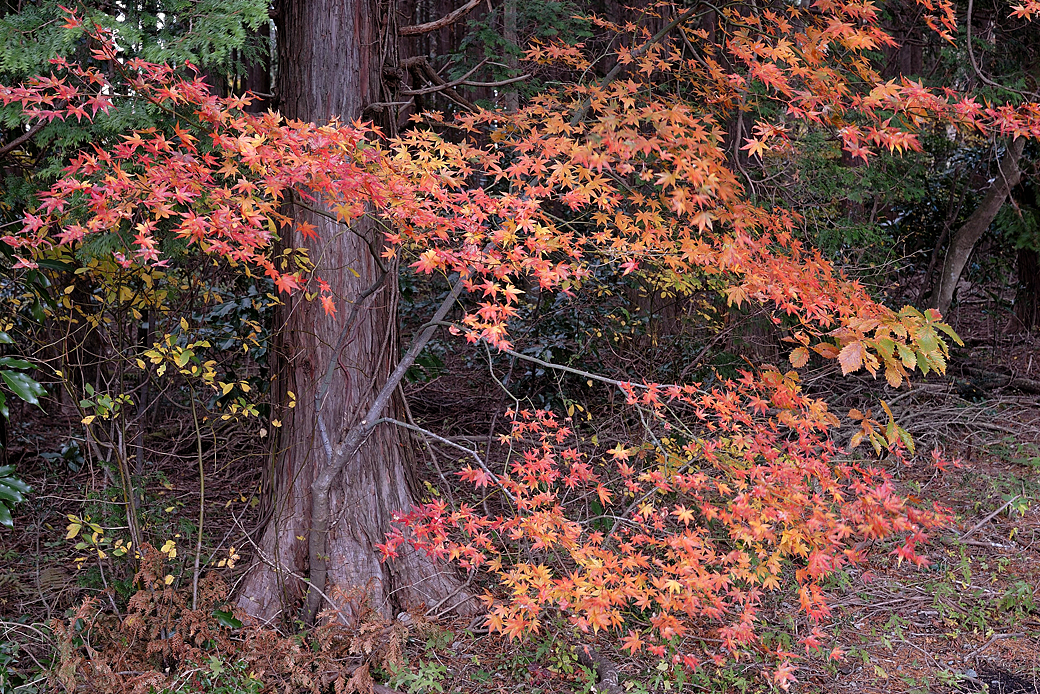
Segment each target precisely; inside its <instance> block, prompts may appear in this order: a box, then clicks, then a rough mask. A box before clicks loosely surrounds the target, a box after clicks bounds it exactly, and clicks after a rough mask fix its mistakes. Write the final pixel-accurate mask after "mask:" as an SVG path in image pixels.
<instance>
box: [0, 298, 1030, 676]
mask: <svg viewBox="0 0 1040 694" xmlns="http://www.w3.org/2000/svg"><path fill="white" fill-rule="evenodd" d="M1003 326H1004V320H1003V319H1000V320H998V319H994V318H993V316H991V315H989V314H986V313H985V312H984V311H983V312H978V313H975V314H972V317H971V318H970V319H964V320H963V321H962V324H961V325H959V326H957V328H958V331H959V332H960V333H961V334H964V335H974V336H975V338H974V339H973V340H972V341H971V342H969V344H968V345H967V346H965V347H964V348H961V349H959V350H956V352H955V354H954V355H953V358H952V359H951V364H950V369H949V373H948V374H947V375H946V376H942V377H939V376H933V377H929V378H928V379H925V380H924V381H923V382H919V383H917V384H915V385H914V387H913V388H912V389H910V390H905V389H904V390H903V391H899V392H892V393H889V394H888V396H890V397H889V402H890V403H891V404H892V405H893V409H894V410H895V411H896V415H897V418H898V419H899V420H900V422H901V423H902V424H903V425H904V426H905V427H906V428H907V429H908V430H909V431H910V432H911V434H913V435H914V437H915V440H916V441H917V444H918V451H919V455H918V456H917V461H918V462H915V464H913V465H910V466H902V465H900V466H899V467H896V466H895V465H894V464H891V463H886V462H885V461H881V463H880V464H881V465H888V467H889V472H891V473H892V475H893V476H894V478H895V479H896V481H897V483H898V485H899V486H900V488H901V489H902V490H903V492H904V493H906V494H909V495H913V496H914V497H916V498H918V499H922V500H926V501H933V500H934V501H937V502H938V503H940V504H942V505H943V506H945V507H947V508H948V509H949V510H950V512H951V514H952V516H953V521H952V523H951V524H950V525H949V526H948V527H947V528H946V529H945V530H943V531H942V532H939V533H937V534H936V535H935V536H934V537H933V540H932V544H931V546H930V547H929V548H928V551H927V554H928V556H929V558H930V560H931V564H930V566H928V567H927V568H925V569H918V568H915V567H912V566H907V565H906V564H902V565H901V564H899V563H897V562H896V561H895V559H894V558H891V559H890V558H888V557H887V555H885V554H883V553H881V554H879V555H877V556H880V558H875V559H874V560H873V561H872V562H871V563H869V564H867V565H861V566H858V567H854V568H846V569H845V570H843V571H842V572H841V573H839V574H838V575H836V576H835V577H834V579H833V581H832V584H831V595H832V606H833V610H834V611H833V615H832V625H831V626H832V627H833V629H834V633H835V634H836V637H835V638H836V641H835V642H834V643H832V644H829V645H828V650H829V648H830V647H831V646H833V645H838V646H840V647H841V648H842V649H843V650H844V651H845V654H846V655H845V658H844V660H842V661H838V662H827V661H825V660H824V659H823V658H821V657H818V656H816V655H811V656H808V657H806V658H805V659H804V661H802V662H801V664H800V670H799V672H798V673H797V676H798V678H799V682H798V683H796V684H794V685H792V691H799V692H834V693H836V694H838V693H845V692H849V693H851V692H878V693H889V692H955V691H984V690H986V689H987V688H988V691H990V692H1003V693H1004V694H1019V693H1024V692H1040V687H1038V685H1037V683H1038V682H1040V602H1038V601H1040V596H1038V591H1040V537H1038V536H1037V535H1038V534H1040V336H1037V335H1036V334H1035V333H1034V334H1033V335H1022V334H1012V333H1007V332H1006V331H1004V330H1003ZM1034 357H1035V359H1034ZM1034 362H1035V363H1034ZM843 383H844V385H843V386H842V389H841V391H840V393H839V394H838V399H839V400H840V401H841V402H840V403H839V404H841V405H848V406H850V407H860V406H863V405H861V404H860V402H859V400H858V398H860V394H861V393H865V392H866V390H867V388H866V385H867V384H866V383H865V382H863V383H862V384H860V383H857V381H855V379H846V380H845V381H844V382H843ZM860 385H862V386H863V387H862V388H860ZM806 387H807V388H809V389H812V388H824V387H826V388H828V389H832V390H833V389H834V388H835V379H834V378H833V375H832V374H830V373H821V374H819V375H817V376H816V377H813V378H807V379H806ZM870 387H871V388H875V389H876V387H877V386H876V384H873V383H872V384H871V385H870ZM456 392H458V391H456ZM474 397H475V398H476V400H474V403H471V404H473V405H474V408H476V409H483V411H484V412H487V411H488V409H487V408H488V407H489V406H490V404H489V403H488V402H484V400H485V399H488V398H482V397H480V396H479V391H478V395H475V396H474ZM490 399H497V398H490ZM54 409H59V410H60V405H59V404H55V408H54ZM23 414H24V415H26V416H24V417H22V419H21V424H20V425H19V426H18V427H17V428H15V429H14V430H13V431H11V432H10V442H11V445H10V446H9V449H8V451H7V456H8V459H9V461H10V462H13V463H14V464H16V465H17V468H18V471H19V474H21V475H22V476H23V477H24V478H25V479H26V481H28V482H29V483H30V484H32V485H33V488H34V492H33V495H32V499H31V500H30V501H29V502H27V503H24V504H22V505H21V506H19V507H18V508H17V513H16V518H15V524H16V526H15V529H14V530H13V531H3V532H0V620H2V622H0V623H2V624H4V625H6V626H4V628H3V632H2V634H0V670H2V667H3V665H4V661H3V656H4V652H5V651H4V649H5V648H6V646H5V643H6V642H9V641H13V640H15V639H17V638H19V636H18V633H19V632H18V629H17V628H15V627H12V626H11V625H12V624H22V625H28V624H32V623H34V622H42V621H46V620H48V619H50V618H54V617H61V616H63V615H65V614H66V613H67V611H68V610H69V609H71V608H73V607H74V606H76V605H78V604H79V603H80V602H82V600H83V599H84V598H86V597H89V596H101V597H102V598H103V599H104V596H106V595H107V594H108V593H109V592H111V593H112V594H113V595H116V596H119V595H124V594H126V593H128V592H129V591H131V590H132V580H131V579H132V577H131V576H129V575H128V572H127V571H126V570H122V572H120V569H119V566H118V564H113V563H111V562H110V561H107V560H106V562H101V561H100V560H97V557H96V554H91V553H90V552H89V551H88V550H89V548H86V547H84V548H80V549H74V546H75V543H76V542H81V543H82V542H84V540H85V537H86V535H85V534H81V535H80V536H78V537H76V538H72V539H68V538H66V534H67V528H68V526H69V525H70V523H72V522H74V519H84V520H86V517H87V516H89V517H90V519H89V520H90V521H91V522H95V523H98V524H99V525H101V526H103V527H104V529H105V532H104V533H102V537H103V536H104V534H105V533H108V534H109V535H110V536H111V537H117V536H120V533H121V532H124V530H125V528H123V527H122V526H123V525H124V523H121V522H119V514H118V513H114V512H113V511H112V508H113V507H116V506H117V505H118V503H119V502H120V501H121V498H120V496H119V494H118V492H114V491H113V490H114V489H116V488H117V485H114V484H112V480H110V479H106V473H105V472H104V470H103V468H102V467H100V466H98V465H95V464H93V463H92V461H91V459H90V456H89V455H86V452H85V451H84V450H83V449H82V448H81V443H82V442H81V440H80V439H77V431H79V427H78V424H77V423H76V421H75V418H74V417H71V416H70V417H62V416H58V415H54V414H52V415H48V416H44V415H42V414H39V413H37V414H32V413H30V412H24V413H23ZM251 426H253V428H252V429H250V428H249V427H246V428H240V429H235V430H233V432H232V433H231V434H229V435H230V436H233V437H235V439H234V440H233V441H228V442H225V443H228V444H229V445H225V446H222V447H221V449H222V450H234V451H235V452H236V455H237V456H238V459H237V460H217V461H215V463H214V464H213V465H211V466H210V467H211V468H212V470H211V471H209V472H208V473H207V475H208V479H207V484H206V489H207V492H206V495H207V496H206V499H205V507H206V513H207V523H208V526H207V527H208V529H207V531H206V535H207V537H208V538H210V541H208V544H207V547H206V553H205V554H206V556H204V557H203V558H202V561H203V565H209V566H217V565H218V564H219V561H220V560H221V559H224V561H225V564H224V567H223V570H224V572H225V576H226V577H227V578H228V579H229V581H230V583H231V584H232V585H233V584H234V581H235V580H236V579H237V578H240V577H241V574H242V571H243V570H244V567H245V566H247V565H248V561H249V559H250V555H251V553H250V547H249V542H250V540H249V539H248V534H249V531H251V530H252V529H253V528H255V527H256V526H257V524H258V523H260V522H261V520H262V515H263V503H262V502H261V498H262V491H261V485H262V480H263V469H264V467H265V465H266V464H267V459H266V456H265V454H264V448H265V447H264V445H263V441H262V439H261V438H260V431H259V425H251ZM189 433H190V432H187V431H186V429H185V428H184V427H183V426H181V425H179V424H178V423H177V422H176V421H171V422H169V423H167V424H166V425H165V426H164V428H159V429H157V431H156V432H155V433H154V435H153V436H151V437H150V438H149V439H148V440H147V441H145V442H143V444H142V445H143V446H144V447H145V453H146V454H147V457H148V460H149V461H151V462H150V463H149V466H148V468H147V470H146V474H147V475H148V478H149V480H150V481H151V482H153V483H154V484H151V485H150V488H153V489H156V490H157V491H156V492H154V493H153V494H152V495H151V496H150V497H149V498H147V499H146V500H144V501H143V502H142V503H143V505H142V515H143V516H144V517H145V518H146V519H147V522H148V523H149V524H150V527H151V528H152V530H153V534H155V535H156V536H164V537H169V538H171V539H174V540H176V541H178V542H183V543H184V544H185V545H186V547H185V551H182V552H181V553H180V554H179V556H178V558H177V561H178V562H180V563H181V566H180V568H181V569H182V570H183V569H185V568H186V567H188V566H189V565H190V562H191V561H192V560H193V558H194V557H193V553H192V552H191V551H188V547H187V545H188V541H189V540H190V538H191V533H192V532H193V529H194V527H195V526H194V525H193V523H194V522H195V521H194V519H195V518H197V517H198V509H199V489H198V476H197V468H196V462H197V459H196V457H195V456H196V454H197V450H196V448H195V446H196V441H195V440H194V438H193V437H191V436H190V435H189ZM77 442H79V443H77ZM936 445H938V446H941V447H942V448H943V449H944V450H945V453H946V455H947V456H948V457H949V458H951V459H956V460H959V462H958V463H957V464H956V465H952V466H950V467H949V468H948V469H946V471H945V472H943V471H940V470H937V469H936V468H935V467H934V466H933V465H932V464H931V463H930V456H929V455H928V451H929V450H930V449H931V448H932V447H933V446H936ZM446 460H447V461H450V460H451V458H446ZM442 464H445V461H442ZM447 464H449V465H450V462H449V463H447ZM434 479H435V478H433V477H431V481H432V480H434ZM97 539H98V538H93V540H94V541H95V542H96V541H97ZM107 546H108V547H111V546H112V545H111V544H109V545H107ZM232 547H234V548H235V549H234V553H235V554H238V555H239V558H238V565H237V566H235V567H233V568H228V567H227V564H226V560H227V557H228V556H230V555H231V553H230V550H231V548H232ZM77 559H78V560H79V561H77ZM95 565H96V566H95ZM177 573H179V572H177ZM188 573H189V574H190V571H189V572H188ZM769 623H770V624H771V625H773V626H774V627H775V628H776V630H777V631H776V634H774V636H773V637H772V638H775V639H782V638H784V637H782V636H780V634H781V633H782V632H783V631H784V630H786V632H787V633H797V632H798V631H799V630H804V629H806V628H807V623H806V622H805V620H804V618H803V617H800V616H799V615H798V614H797V610H796V609H794V608H793V607H792V603H791V602H790V601H778V602H777V603H776V605H775V606H774V608H773V610H772V614H770V616H769ZM770 628H772V627H770ZM569 633H570V632H569V631H568V630H567V629H566V628H563V627H562V626H560V628H554V625H552V624H547V625H546V629H545V630H544V631H542V633H540V634H536V635H533V636H531V637H528V638H527V639H525V640H524V641H522V642H516V641H514V642H507V641H505V640H504V639H502V638H500V637H498V636H495V635H486V634H483V633H474V631H472V623H471V622H469V621H468V620H467V621H464V622H458V623H453V622H450V621H444V622H426V621H423V620H419V622H418V623H416V624H414V625H413V627H412V628H411V629H410V631H409V638H408V640H407V649H406V654H407V658H408V663H409V674H408V675H398V677H397V678H396V679H395V680H394V681H393V684H394V685H395V686H396V687H397V688H398V689H400V690H402V691H409V692H411V693H412V694H419V693H420V692H425V691H445V692H467V693H472V694H477V693H481V694H483V693H486V692H496V693H497V692H502V693H505V692H509V693H510V694H513V693H514V692H518V691H522V692H531V693H532V694H537V693H539V692H541V693H544V694H549V693H556V692H559V693H563V692H579V691H588V688H589V685H590V676H589V673H588V671H587V670H585V669H584V668H582V667H581V666H580V665H579V663H578V662H577V659H576V655H575V653H576V649H577V648H579V647H581V646H583V645H587V646H590V647H591V648H593V649H595V650H596V652H598V653H599V654H601V656H603V657H604V658H605V659H606V660H609V661H610V662H612V663H614V664H615V665H616V669H617V672H618V674H619V676H620V680H621V682H622V688H623V690H626V691H633V692H646V691H669V690H670V691H679V690H682V691H717V692H731V691H767V690H768V686H767V685H766V684H765V683H764V678H763V677H762V676H761V675H762V674H763V673H764V672H765V671H766V670H767V668H768V667H769V665H768V663H767V662H766V661H761V662H760V661H757V660H756V659H754V658H752V659H750V660H745V661H743V662H738V663H736V664H730V665H727V666H725V667H724V668H720V669H717V670H712V671H706V672H704V673H701V674H699V675H698V676H697V677H696V678H695V680H694V681H693V682H688V683H685V685H684V684H683V683H681V682H680V681H678V680H676V678H675V676H674V674H671V673H668V672H664V671H663V670H662V669H658V668H656V667H655V664H654V663H653V662H651V661H649V660H640V659H633V658H632V657H630V656H628V655H627V654H623V653H622V652H621V651H620V649H619V648H618V646H619V644H618V643H617V642H616V641H614V640H612V638H611V637H610V636H609V635H606V634H603V633H601V634H599V635H598V636H596V637H594V638H590V639H589V640H586V641H584V642H579V641H577V640H575V639H574V638H573V637H571V636H568V634H569ZM792 650H793V648H792ZM626 683H627V684H626Z"/></svg>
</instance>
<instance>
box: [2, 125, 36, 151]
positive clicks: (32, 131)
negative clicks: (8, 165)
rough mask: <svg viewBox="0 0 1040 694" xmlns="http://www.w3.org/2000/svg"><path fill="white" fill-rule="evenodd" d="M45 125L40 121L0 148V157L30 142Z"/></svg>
mask: <svg viewBox="0 0 1040 694" xmlns="http://www.w3.org/2000/svg"><path fill="white" fill-rule="evenodd" d="M46 124H47V123H46V121H42V120H41V121H40V122H39V123H37V124H36V125H34V126H33V127H31V128H29V129H28V130H27V131H25V132H24V133H22V134H21V135H19V136H18V137H16V138H14V139H13V140H11V141H10V142H8V143H7V144H6V145H4V146H3V147H0V157H3V156H5V155H7V154H9V153H10V152H12V151H14V150H16V149H18V148H19V147H21V146H22V145H24V144H25V143H26V142H28V141H29V140H31V139H32V138H33V137H34V136H35V135H36V133H38V132H40V129H41V128H43V126H44V125H46Z"/></svg>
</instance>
